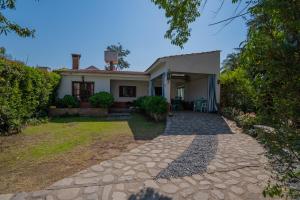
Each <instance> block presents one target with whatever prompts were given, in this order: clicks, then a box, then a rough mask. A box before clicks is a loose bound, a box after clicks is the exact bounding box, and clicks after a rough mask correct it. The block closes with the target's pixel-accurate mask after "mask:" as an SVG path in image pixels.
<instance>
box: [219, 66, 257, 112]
mask: <svg viewBox="0 0 300 200" xmlns="http://www.w3.org/2000/svg"><path fill="white" fill-rule="evenodd" d="M220 80H221V104H222V107H225V106H229V107H235V108H237V109H239V110H242V111H244V112H250V111H254V109H255V105H254V101H255V90H254V88H253V86H252V83H251V81H250V79H249V78H248V77H247V74H246V71H245V70H244V69H242V68H237V69H236V70H234V71H225V72H223V73H222V74H221V77H220Z"/></svg>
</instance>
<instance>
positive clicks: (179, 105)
mask: <svg viewBox="0 0 300 200" xmlns="http://www.w3.org/2000/svg"><path fill="white" fill-rule="evenodd" d="M149 86H150V89H149V90H150V95H151V96H163V97H165V98H166V99H167V101H168V102H169V103H170V109H171V110H173V111H179V110H194V111H201V112H216V111H217V103H218V101H217V90H218V89H217V86H218V83H217V80H216V74H205V73H189V72H186V73H184V72H171V71H168V72H163V73H161V74H160V75H158V76H156V77H155V78H153V79H151V80H150V83H149ZM202 104H204V105H202Z"/></svg>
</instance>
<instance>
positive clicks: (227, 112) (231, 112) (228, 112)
mask: <svg viewBox="0 0 300 200" xmlns="http://www.w3.org/2000/svg"><path fill="white" fill-rule="evenodd" d="M240 113H241V111H239V110H238V109H236V108H234V107H225V108H223V109H222V115H224V116H225V117H227V118H229V119H232V120H233V119H234V118H235V117H236V116H238V115H240Z"/></svg>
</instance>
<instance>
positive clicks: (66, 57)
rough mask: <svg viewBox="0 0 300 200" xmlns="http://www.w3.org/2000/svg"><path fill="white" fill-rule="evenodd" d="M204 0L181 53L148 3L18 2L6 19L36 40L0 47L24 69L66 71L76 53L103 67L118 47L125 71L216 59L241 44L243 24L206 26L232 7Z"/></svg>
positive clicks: (6, 40) (2, 42) (3, 40)
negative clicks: (205, 55) (164, 59)
mask: <svg viewBox="0 0 300 200" xmlns="http://www.w3.org/2000/svg"><path fill="white" fill-rule="evenodd" d="M220 2H221V0H213V1H209V2H208V3H207V5H206V7H205V9H204V10H203V12H202V15H201V17H200V18H198V19H197V21H196V22H194V23H193V24H192V25H191V28H192V35H191V37H190V39H189V41H188V43H187V44H186V45H185V47H184V49H180V48H179V47H177V46H173V45H171V43H170V41H169V40H167V39H165V38H164V33H165V31H166V30H167V28H168V25H167V19H166V18H165V16H164V11H163V10H159V9H158V7H156V6H155V5H154V4H153V3H152V2H151V1H150V0H39V1H34V0H29V1H27V0H26V1H25V0H23V1H20V0H19V1H17V9H16V10H13V11H5V12H4V14H5V16H7V17H8V18H9V19H11V20H13V21H15V22H18V23H19V24H21V25H25V26H29V27H32V28H34V29H36V37H35V38H33V39H32V38H20V37H17V36H16V35H15V34H9V35H8V36H4V35H1V36H0V46H4V47H5V48H6V49H7V52H8V53H9V54H11V55H12V56H13V57H14V58H16V59H18V60H22V61H24V62H27V64H28V65H32V66H36V65H41V66H49V67H51V68H61V67H68V68H70V66H71V56H70V54H71V53H80V54H81V55H82V57H81V66H82V67H86V66H90V65H95V66H98V67H100V68H103V66H104V65H105V63H104V56H103V51H104V50H105V48H106V47H107V46H108V45H110V44H117V43H118V42H120V43H121V44H122V45H123V46H124V47H125V48H127V49H129V50H130V51H131V54H130V55H129V56H128V58H127V60H128V61H129V63H130V64H131V66H130V70H141V71H143V70H144V69H146V68H147V67H148V66H150V65H151V64H152V63H153V62H154V61H155V59H156V58H158V57H161V56H167V55H173V54H182V53H192V52H202V51H212V50H221V51H222V53H221V60H223V59H224V58H225V57H226V55H227V54H228V53H231V52H232V51H233V50H234V48H236V47H238V46H239V44H240V42H242V41H243V40H245V39H246V26H245V22H244V21H243V20H242V19H237V20H235V21H233V22H232V23H231V24H230V25H228V26H227V27H225V28H224V29H223V30H222V31H219V30H220V28H222V25H220V26H208V24H210V23H213V22H215V21H219V20H222V19H225V18H227V17H230V16H232V14H233V11H234V8H235V7H236V5H232V4H231V1H226V3H225V5H224V6H223V8H222V10H221V12H220V13H219V14H218V15H217V16H216V17H215V14H214V13H215V11H216V10H217V8H218V6H219V5H220Z"/></svg>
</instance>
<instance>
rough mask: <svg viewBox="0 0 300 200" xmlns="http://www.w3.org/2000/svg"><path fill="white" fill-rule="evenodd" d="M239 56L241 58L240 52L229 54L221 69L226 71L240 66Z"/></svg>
mask: <svg viewBox="0 0 300 200" xmlns="http://www.w3.org/2000/svg"><path fill="white" fill-rule="evenodd" d="M239 58H240V54H239V53H231V54H228V55H227V57H226V58H225V60H224V61H223V62H222V68H221V71H222V72H223V73H224V72H227V71H233V70H235V69H237V68H238V67H239V66H240V63H239Z"/></svg>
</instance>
